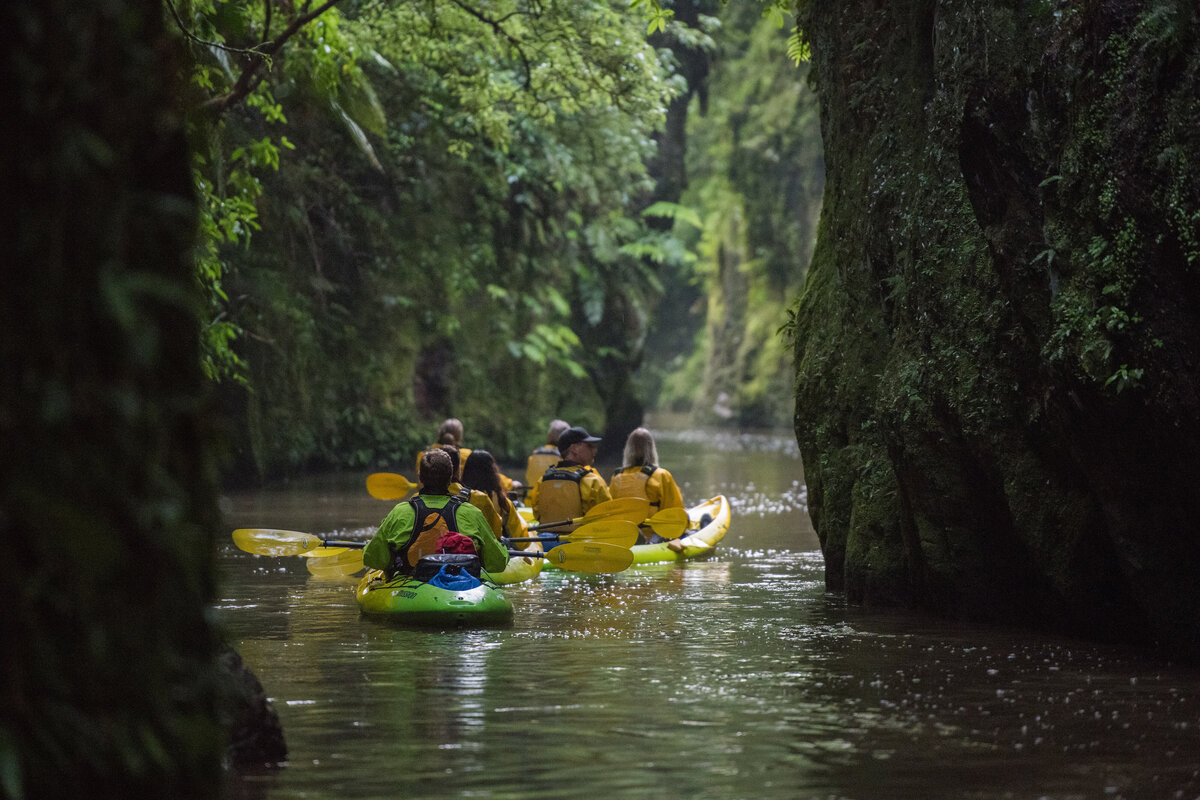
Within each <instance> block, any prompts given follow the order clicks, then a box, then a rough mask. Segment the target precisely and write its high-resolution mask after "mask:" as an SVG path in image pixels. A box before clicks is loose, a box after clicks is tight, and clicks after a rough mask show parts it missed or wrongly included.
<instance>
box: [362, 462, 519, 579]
mask: <svg viewBox="0 0 1200 800" xmlns="http://www.w3.org/2000/svg"><path fill="white" fill-rule="evenodd" d="M453 472H454V467H453V465H452V463H451V461H450V456H449V455H448V454H447V453H446V452H444V451H442V450H439V449H433V450H427V451H425V452H424V453H423V454H422V455H421V463H420V467H419V471H418V476H419V478H420V481H421V490H420V492H419V493H418V494H417V496H416V497H414V498H413V499H411V500H407V501H405V502H403V503H399V504H398V505H397V506H396V507H395V508H393V509H392V510H391V512H390V513H389V514H388V515H387V516H386V517H384V519H383V522H382V523H380V525H379V530H378V531H377V532H376V533H375V536H374V538H372V539H371V541H370V542H368V543H367V546H366V548H364V549H363V563H364V564H366V565H367V566H368V567H370V568H372V569H382V570H384V571H385V572H387V573H388V574H389V575H391V574H393V573H396V572H404V573H408V572H411V571H412V568H413V567H414V566H416V563H417V561H419V560H420V558H421V556H425V555H431V554H434V553H441V552H463V551H464V545H465V542H464V541H463V538H462V537H466V539H468V540H470V545H469V546H467V547H466V548H465V549H467V550H471V549H473V551H474V552H475V554H476V555H478V556H479V559H480V561H481V562H482V563H483V568H484V569H485V570H487V571H488V572H500V571H502V570H503V569H504V568H505V567H506V566H508V551H507V550H506V549H505V547H504V546H503V545H502V544H500V542H499V540H497V539H496V536H495V534H493V533H492V529H491V527H490V526H489V525H488V522H487V520H486V519H485V518H484V516H483V513H482V512H481V511H480V510H479V509H478V508H476V507H475V506H473V505H471V504H470V503H468V502H466V500H465V498H463V497H451V496H450V494H449V492H448V491H447V487H448V486H449V485H450V479H451V477H452V476H453ZM418 513H420V517H421V523H420V525H415V524H414V523H416V521H417V518H418Z"/></svg>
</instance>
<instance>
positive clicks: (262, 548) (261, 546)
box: [233, 528, 325, 556]
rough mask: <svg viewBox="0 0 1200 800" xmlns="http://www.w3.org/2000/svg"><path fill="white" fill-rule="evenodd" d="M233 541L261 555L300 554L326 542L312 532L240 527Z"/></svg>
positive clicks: (248, 550) (247, 550)
mask: <svg viewBox="0 0 1200 800" xmlns="http://www.w3.org/2000/svg"><path fill="white" fill-rule="evenodd" d="M233 543H234V544H236V545H237V546H238V547H240V548H241V549H242V550H245V551H246V552H247V553H254V554H255V555H259V556H298V555H300V554H301V553H303V552H305V551H308V550H314V549H316V548H318V547H321V546H322V545H324V544H325V543H324V542H323V541H322V540H321V537H320V536H316V535H314V534H311V533H301V532H300V531H281V530H276V529H274V528H238V529H237V530H236V531H234V532H233Z"/></svg>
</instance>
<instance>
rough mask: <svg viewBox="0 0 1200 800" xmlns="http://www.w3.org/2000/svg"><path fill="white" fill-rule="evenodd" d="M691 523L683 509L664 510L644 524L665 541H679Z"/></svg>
mask: <svg viewBox="0 0 1200 800" xmlns="http://www.w3.org/2000/svg"><path fill="white" fill-rule="evenodd" d="M690 523H691V519H690V518H689V517H688V513H687V512H686V511H684V510H683V509H682V508H664V509H663V510H662V511H659V512H658V513H657V514H655V515H654V516H652V517H650V518H649V519H648V520H646V521H645V522H643V523H642V524H643V525H649V526H650V529H651V530H653V531H654V532H655V533H657V534H658V535H659V536H661V537H662V538H664V539H678V538H679V537H680V536H682V535H683V532H684V531H685V530H687V527H688V525H689V524H690Z"/></svg>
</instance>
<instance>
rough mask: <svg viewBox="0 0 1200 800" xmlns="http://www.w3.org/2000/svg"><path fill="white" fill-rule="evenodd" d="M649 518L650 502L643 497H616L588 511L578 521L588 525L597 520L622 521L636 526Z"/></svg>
mask: <svg viewBox="0 0 1200 800" xmlns="http://www.w3.org/2000/svg"><path fill="white" fill-rule="evenodd" d="M648 516H650V501H649V500H647V499H645V498H643V497H618V498H617V499H616V500H605V501H604V502H603V503H598V504H596V505H594V506H592V507H591V508H590V509H588V512H587V513H586V514H584V515H583V516H582V517H580V519H579V521H580V522H583V523H588V522H591V521H593V520H597V519H624V520H628V521H630V522H632V523H633V524H634V525H636V524H638V523H639V522H641V521H642V520H644V519H645V518H646V517H648Z"/></svg>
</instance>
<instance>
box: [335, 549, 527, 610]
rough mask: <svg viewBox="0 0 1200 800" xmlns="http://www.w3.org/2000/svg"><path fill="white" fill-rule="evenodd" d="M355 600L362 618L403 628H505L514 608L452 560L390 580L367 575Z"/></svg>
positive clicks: (436, 559) (375, 573) (379, 574)
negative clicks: (412, 626)
mask: <svg viewBox="0 0 1200 800" xmlns="http://www.w3.org/2000/svg"><path fill="white" fill-rule="evenodd" d="M459 558H463V557H459ZM471 558H473V557H471ZM430 559H434V560H433V561H430ZM476 564H477V559H476ZM474 570H478V566H475V568H474ZM356 594H357V597H358V605H359V607H360V608H361V609H362V613H363V614H365V615H367V616H371V617H377V618H380V619H387V620H389V621H391V622H396V623H399V624H403V625H414V626H430V627H440V628H459V627H468V626H487V625H504V624H507V623H509V622H511V621H512V616H513V607H512V603H511V602H509V600H508V598H507V597H505V596H504V593H503V592H502V591H500V589H498V588H497V587H496V586H495V585H493V584H491V583H490V582H486V583H485V582H483V581H482V580H480V578H479V576H478V575H477V574H473V570H468V569H467V568H464V567H463V566H462V565H460V564H458V563H457V560H456V559H454V558H453V557H451V558H447V557H445V556H429V557H426V558H425V559H422V563H421V564H418V566H417V569H416V571H415V572H414V574H413V575H396V576H395V577H393V578H391V579H388V578H387V577H386V576H385V575H384V574H383V572H381V571H379V570H370V571H369V572H367V574H366V575H365V576H363V578H362V580H361V581H359V583H358V590H357V593H356Z"/></svg>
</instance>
